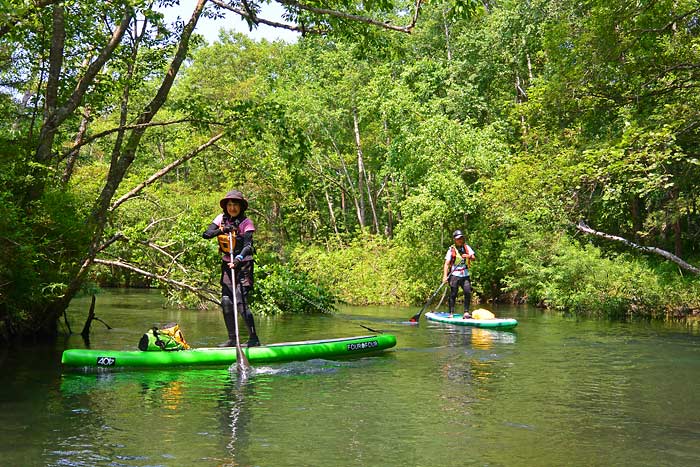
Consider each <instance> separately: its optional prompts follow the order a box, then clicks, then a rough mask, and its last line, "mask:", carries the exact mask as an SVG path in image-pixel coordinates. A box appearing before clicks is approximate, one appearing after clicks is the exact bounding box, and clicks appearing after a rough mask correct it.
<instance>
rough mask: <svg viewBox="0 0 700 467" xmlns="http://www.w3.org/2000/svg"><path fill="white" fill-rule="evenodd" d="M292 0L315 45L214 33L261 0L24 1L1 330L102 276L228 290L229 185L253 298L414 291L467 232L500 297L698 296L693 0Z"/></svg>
mask: <svg viewBox="0 0 700 467" xmlns="http://www.w3.org/2000/svg"><path fill="white" fill-rule="evenodd" d="M277 1H278V3H279V4H281V5H282V6H283V7H284V10H285V12H286V13H285V17H284V19H285V21H286V23H285V24H284V25H280V24H278V25H279V26H281V27H285V28H288V29H292V30H295V31H298V32H299V33H300V36H299V40H298V41H297V42H296V43H292V44H289V43H285V42H268V41H253V40H251V39H249V38H248V37H246V36H244V35H240V34H237V33H233V32H227V31H226V30H222V32H221V33H220V37H219V40H218V41H216V42H215V43H212V44H208V43H207V42H206V41H205V40H204V39H203V37H202V36H200V35H198V34H197V33H196V32H195V27H196V24H197V22H198V20H199V19H200V18H202V17H205V16H206V17H211V18H217V17H221V16H222V13H223V12H224V11H227V12H230V13H232V14H236V15H239V16H241V17H243V18H245V19H246V20H247V21H248V24H249V25H250V27H251V28H255V27H258V25H260V24H272V23H274V21H271V20H270V19H268V18H266V16H265V13H266V7H267V4H266V3H265V2H258V1H246V0H240V1H238V0H235V1H220V0H199V1H198V2H197V3H196V5H195V6H194V7H193V11H192V12H191V16H189V17H186V18H183V19H182V20H181V21H177V22H175V23H173V24H168V23H166V22H165V21H164V17H163V14H162V11H163V9H167V8H171V7H172V5H173V4H174V3H176V2H172V1H159V2H153V1H145V0H120V1H114V2H102V1H97V0H86V1H79V2H78V1H60V0H55V1H51V0H33V1H17V0H14V1H10V2H5V3H4V5H6V6H3V8H5V9H6V11H3V12H2V13H3V14H2V16H1V18H0V108H1V109H2V113H1V114H0V245H1V248H2V258H0V342H8V341H10V340H13V339H15V338H22V337H27V336H32V337H36V336H52V335H55V333H56V331H57V328H58V327H57V323H58V321H59V320H60V319H62V316H63V314H64V312H65V310H66V307H67V306H68V304H69V303H70V301H71V299H72V298H74V297H76V296H78V295H79V294H85V293H94V292H95V291H96V290H97V289H98V288H99V287H104V286H148V287H160V288H162V289H163V291H164V293H166V294H167V296H168V299H169V300H170V301H171V302H172V303H174V304H177V305H179V306H183V307H189V308H193V309H196V308H201V307H204V306H216V303H218V300H219V297H218V274H219V267H218V262H219V259H218V252H217V245H216V242H215V241H207V240H204V239H203V238H202V236H201V233H202V231H203V230H204V229H205V228H206V226H207V225H208V224H209V223H210V222H211V220H212V219H213V217H214V216H215V215H216V214H217V213H218V211H219V207H218V201H219V199H220V198H221V197H222V195H223V194H224V193H225V192H226V191H228V190H230V189H232V188H236V189H239V190H241V191H243V192H244V193H245V194H246V196H247V197H248V200H249V203H250V209H249V211H248V214H249V217H251V218H252V219H253V220H254V222H255V224H256V227H257V232H256V235H255V242H256V249H257V254H256V264H257V266H256V268H257V269H256V281H257V282H256V291H255V293H256V298H255V303H254V309H255V310H256V311H257V312H259V313H282V312H313V311H318V310H319V309H328V308H330V307H332V304H333V303H334V302H335V301H338V300H340V301H344V302H346V303H351V304H416V303H421V302H422V301H423V300H425V298H426V297H427V296H428V295H429V294H430V292H431V291H432V290H434V289H435V287H436V286H437V285H438V284H439V283H440V278H441V268H442V262H443V257H444V253H445V251H446V248H447V247H448V246H449V244H450V243H451V236H450V234H451V232H452V231H453V230H454V229H457V228H459V229H463V230H464V231H465V232H466V234H467V242H468V243H469V244H470V245H471V246H472V247H473V248H474V249H475V250H476V252H477V261H475V262H474V265H473V268H472V275H473V277H474V279H473V284H474V289H475V292H476V293H475V298H476V299H478V300H479V301H481V302H489V301H494V302H514V303H526V302H527V303H531V304H534V305H537V306H542V307H546V308H549V309H552V310H563V311H566V312H570V313H579V314H586V315H599V316H606V317H614V318H624V317H630V316H640V317H647V318H649V317H650V318H669V317H671V318H677V317H687V316H690V315H697V314H698V313H700V280H698V274H699V273H700V269H699V268H698V266H695V265H698V264H700V211H699V206H698V204H699V201H700V92H698V91H700V7H698V3H697V1H696V0H673V1H671V0H637V1H624V2H610V1H603V0H588V1H583V2H582V1H578V0H577V1H573V0H532V1H516V0H503V1H495V2H492V1H483V2H475V1H471V0H457V1H452V0H446V1H440V0H438V1H433V2H429V3H425V4H423V2H422V1H420V0H418V1H417V2H416V3H410V2H408V3H404V2H401V1H398V2H391V1H389V0H382V1H378V2H373V1H372V2H362V3H354V2H345V1H342V2H341V1H337V0H328V1H325V0H324V1H322V2H313V3H310V4H304V3H298V2H296V1H289V0H277ZM225 26H226V24H225V23H222V27H223V28H225Z"/></svg>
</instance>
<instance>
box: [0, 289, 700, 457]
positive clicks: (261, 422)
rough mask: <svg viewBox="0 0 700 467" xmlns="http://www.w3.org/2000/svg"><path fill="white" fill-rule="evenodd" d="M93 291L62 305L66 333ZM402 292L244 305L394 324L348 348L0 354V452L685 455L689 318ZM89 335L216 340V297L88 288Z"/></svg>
mask: <svg viewBox="0 0 700 467" xmlns="http://www.w3.org/2000/svg"><path fill="white" fill-rule="evenodd" d="M88 306H89V300H87V299H85V300H76V301H75V302H74V303H73V304H72V306H71V310H70V313H69V318H70V321H71V325H72V327H73V331H74V332H79V331H80V329H81V327H82V324H83V321H84V316H85V315H86V313H87V309H88ZM415 311H416V308H382V307H374V308H344V309H342V312H341V313H340V314H339V315H338V316H292V317H278V318H270V319H260V318H259V317H258V327H259V333H260V335H261V338H262V340H263V342H280V341H291V340H305V339H316V338H330V337H344V336H353V335H364V334H367V331H366V330H365V329H363V328H361V327H360V326H359V325H360V324H362V325H365V326H369V327H371V328H374V329H381V330H384V331H388V332H391V333H393V334H395V335H396V336H397V339H398V345H397V347H396V348H394V349H392V350H390V351H388V352H385V353H383V354H381V355H378V356H373V357H365V358H361V359H357V360H346V361H339V362H332V361H320V360H319V361H310V362H300V363H291V364H279V365H270V366H266V367H256V368H255V371H254V373H253V374H252V375H251V377H250V378H249V379H248V380H247V381H240V380H239V378H238V377H237V375H236V373H235V371H234V372H230V371H229V370H228V369H227V368H217V369H211V368H210V369H186V370H185V369H169V370H162V371H159V370H147V371H118V372H102V373H90V374H84V373H64V372H62V371H61V368H60V358H61V352H62V350H63V349H64V348H76V347H83V346H84V343H83V341H82V339H81V338H80V336H79V335H73V336H70V337H67V338H65V339H62V340H60V341H59V342H58V343H57V344H56V345H52V346H51V347H38V346H31V347H23V348H20V349H17V348H15V349H11V350H8V351H5V352H4V353H2V354H0V368H2V370H3V374H4V384H3V385H1V386H0V465H2V466H44V465H49V466H173V467H185V466H365V465H367V466H370V465H371V466H465V465H479V466H561V465H581V466H626V465H629V466H697V465H700V404H699V403H698V399H697V397H698V394H699V393H698V388H700V332H698V330H697V328H688V327H687V326H686V325H680V324H660V323H658V324H657V323H609V322H603V321H595V320H579V319H575V318H571V317H565V316H558V315H552V314H545V313H541V312H539V311H537V310H533V309H531V308H496V309H495V310H494V311H495V312H496V314H497V315H498V316H501V317H515V318H517V319H518V320H519V322H520V324H519V326H518V327H517V328H516V330H515V331H513V332H508V331H490V330H484V329H474V328H455V327H450V326H448V325H438V324H431V323H426V322H425V321H423V320H421V323H420V325H419V326H415V325H410V324H407V320H408V318H409V317H410V316H411V315H413V313H415ZM97 315H98V317H100V318H102V319H103V320H105V321H106V322H107V323H108V324H110V325H111V326H113V327H114V329H112V330H107V329H106V328H105V327H104V326H103V325H102V324H100V323H98V322H95V323H93V332H92V335H91V345H92V347H93V348H113V349H126V348H135V345H136V343H137V342H138V338H139V337H140V335H141V334H142V333H143V331H144V330H145V329H147V328H148V327H149V326H151V325H153V324H158V323H165V322H168V321H177V322H179V323H180V324H181V326H182V328H183V330H184V333H185V337H186V338H187V339H188V341H190V343H191V344H193V345H194V346H211V345H215V344H216V343H218V342H220V341H222V340H223V339H224V330H223V320H222V318H221V316H220V314H219V313H217V312H216V311H214V310H212V311H207V312H192V311H178V310H171V309H164V308H162V301H161V299H160V297H159V296H158V294H157V293H152V292H143V291H127V292H109V293H106V294H103V295H100V296H99V297H98V302H97Z"/></svg>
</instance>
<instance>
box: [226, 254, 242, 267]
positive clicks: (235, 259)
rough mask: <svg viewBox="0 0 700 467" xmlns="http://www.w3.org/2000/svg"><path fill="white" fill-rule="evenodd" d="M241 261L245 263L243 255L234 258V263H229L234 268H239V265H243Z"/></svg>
mask: <svg viewBox="0 0 700 467" xmlns="http://www.w3.org/2000/svg"><path fill="white" fill-rule="evenodd" d="M241 261H243V257H242V256H241V255H238V256H236V257H235V258H233V261H231V262H230V263H229V265H230V266H231V267H232V268H237V267H238V265H239V264H241Z"/></svg>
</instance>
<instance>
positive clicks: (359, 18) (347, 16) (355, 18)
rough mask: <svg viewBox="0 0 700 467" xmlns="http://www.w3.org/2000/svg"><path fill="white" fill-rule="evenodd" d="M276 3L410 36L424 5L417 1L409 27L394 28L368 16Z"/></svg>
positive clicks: (289, 1) (281, 0) (290, 1)
mask: <svg viewBox="0 0 700 467" xmlns="http://www.w3.org/2000/svg"><path fill="white" fill-rule="evenodd" d="M276 1H277V2H278V3H281V4H282V5H286V6H291V7H295V8H299V9H300V10H306V11H310V12H312V13H316V14H319V15H326V16H333V17H335V18H342V19H346V20H349V21H357V22H359V23H366V24H371V25H372V26H378V27H381V28H384V29H390V30H392V31H399V32H405V33H408V34H410V33H411V32H412V31H413V28H414V27H415V26H416V22H417V20H418V10H419V9H420V5H421V3H422V0H416V6H415V11H414V14H413V18H412V19H411V23H410V24H409V25H408V26H394V25H393V24H391V23H387V22H384V21H378V20H376V19H373V18H369V17H367V16H359V15H353V14H351V13H345V12H342V11H337V10H329V9H327V8H316V7H312V6H308V5H304V4H302V3H299V2H296V1H294V0H276Z"/></svg>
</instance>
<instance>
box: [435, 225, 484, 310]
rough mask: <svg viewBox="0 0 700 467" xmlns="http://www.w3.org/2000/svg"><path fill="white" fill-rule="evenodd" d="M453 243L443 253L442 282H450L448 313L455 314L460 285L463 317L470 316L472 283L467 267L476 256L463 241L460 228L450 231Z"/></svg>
mask: <svg viewBox="0 0 700 467" xmlns="http://www.w3.org/2000/svg"><path fill="white" fill-rule="evenodd" d="M452 238H453V239H454V242H455V243H454V245H452V246H450V248H449V249H448V250H447V254H446V255H445V266H444V267H443V273H442V282H449V284H450V299H449V301H448V306H449V308H450V314H451V315H454V314H455V301H456V300H457V293H458V292H459V289H460V287H461V288H462V291H463V292H464V315H462V316H463V318H464V319H468V318H471V315H470V314H469V305H471V301H472V283H471V280H470V279H469V267H470V266H471V262H472V261H473V260H474V259H475V258H476V254H475V253H474V250H472V247H470V246H469V245H467V244H466V243H465V241H464V234H463V233H462V231H461V230H455V231H454V233H452Z"/></svg>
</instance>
